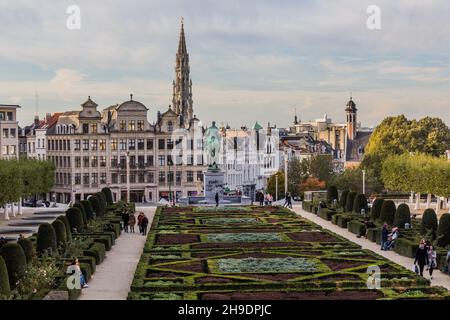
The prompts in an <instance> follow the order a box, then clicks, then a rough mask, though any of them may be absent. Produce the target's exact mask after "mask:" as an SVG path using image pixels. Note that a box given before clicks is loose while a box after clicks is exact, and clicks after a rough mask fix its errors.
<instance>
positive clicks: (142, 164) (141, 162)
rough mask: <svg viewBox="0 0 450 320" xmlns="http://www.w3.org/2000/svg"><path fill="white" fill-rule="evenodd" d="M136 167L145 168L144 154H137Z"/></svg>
mask: <svg viewBox="0 0 450 320" xmlns="http://www.w3.org/2000/svg"><path fill="white" fill-rule="evenodd" d="M138 167H139V169H144V168H145V158H144V156H138Z"/></svg>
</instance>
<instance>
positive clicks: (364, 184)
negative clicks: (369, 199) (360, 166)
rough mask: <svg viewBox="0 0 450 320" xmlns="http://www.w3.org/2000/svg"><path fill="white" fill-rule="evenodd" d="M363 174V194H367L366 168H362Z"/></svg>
mask: <svg viewBox="0 0 450 320" xmlns="http://www.w3.org/2000/svg"><path fill="white" fill-rule="evenodd" d="M362 174H363V185H362V187H363V194H366V170H362Z"/></svg>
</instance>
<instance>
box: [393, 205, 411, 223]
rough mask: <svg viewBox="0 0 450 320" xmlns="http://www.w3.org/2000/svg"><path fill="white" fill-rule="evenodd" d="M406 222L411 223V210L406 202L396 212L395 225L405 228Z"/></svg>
mask: <svg viewBox="0 0 450 320" xmlns="http://www.w3.org/2000/svg"><path fill="white" fill-rule="evenodd" d="M406 223H409V225H411V211H410V210H409V206H408V205H407V204H406V203H402V204H400V205H399V206H398V208H397V211H396V212H395V216H394V225H395V226H396V227H399V228H404V227H405V224H406Z"/></svg>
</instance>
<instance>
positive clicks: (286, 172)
mask: <svg viewBox="0 0 450 320" xmlns="http://www.w3.org/2000/svg"><path fill="white" fill-rule="evenodd" d="M287 192H288V159H287V150H284V194H287Z"/></svg>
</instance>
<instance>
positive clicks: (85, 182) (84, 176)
mask: <svg viewBox="0 0 450 320" xmlns="http://www.w3.org/2000/svg"><path fill="white" fill-rule="evenodd" d="M83 184H84V185H89V173H84V174H83Z"/></svg>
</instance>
